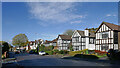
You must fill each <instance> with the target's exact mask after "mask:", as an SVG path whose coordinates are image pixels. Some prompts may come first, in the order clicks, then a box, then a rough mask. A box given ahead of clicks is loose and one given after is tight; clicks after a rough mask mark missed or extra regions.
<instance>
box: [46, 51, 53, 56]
mask: <svg viewBox="0 0 120 68" xmlns="http://www.w3.org/2000/svg"><path fill="white" fill-rule="evenodd" d="M45 52H46V53H47V54H49V55H53V51H45Z"/></svg>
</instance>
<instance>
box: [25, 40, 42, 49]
mask: <svg viewBox="0 0 120 68" xmlns="http://www.w3.org/2000/svg"><path fill="white" fill-rule="evenodd" d="M39 44H43V40H42V39H39V40H35V41H30V42H29V43H28V45H27V46H26V50H29V49H36V48H37V46H38V45H39Z"/></svg>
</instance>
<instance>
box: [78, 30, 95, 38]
mask: <svg viewBox="0 0 120 68" xmlns="http://www.w3.org/2000/svg"><path fill="white" fill-rule="evenodd" d="M77 32H78V33H79V34H80V35H81V36H85V32H84V31H81V30H77ZM89 37H95V33H93V32H89Z"/></svg>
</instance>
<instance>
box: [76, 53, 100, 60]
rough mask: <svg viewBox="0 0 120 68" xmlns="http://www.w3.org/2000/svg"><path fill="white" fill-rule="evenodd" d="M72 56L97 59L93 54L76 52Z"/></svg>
mask: <svg viewBox="0 0 120 68" xmlns="http://www.w3.org/2000/svg"><path fill="white" fill-rule="evenodd" d="M74 57H78V58H87V59H98V57H97V56H95V55H85V54H76V55H75V56H74Z"/></svg>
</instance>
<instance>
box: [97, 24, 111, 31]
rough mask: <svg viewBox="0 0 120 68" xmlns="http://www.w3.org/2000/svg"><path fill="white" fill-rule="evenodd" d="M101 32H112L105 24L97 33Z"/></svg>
mask: <svg viewBox="0 0 120 68" xmlns="http://www.w3.org/2000/svg"><path fill="white" fill-rule="evenodd" d="M101 30H102V31H108V30H111V29H110V28H109V27H108V26H106V25H105V24H103V25H102V26H101V27H100V28H99V30H98V31H97V32H101Z"/></svg>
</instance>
